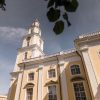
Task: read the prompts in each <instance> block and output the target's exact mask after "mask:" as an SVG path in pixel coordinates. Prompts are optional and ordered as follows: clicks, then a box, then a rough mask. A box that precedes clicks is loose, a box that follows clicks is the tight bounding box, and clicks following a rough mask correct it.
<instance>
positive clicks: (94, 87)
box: [82, 49, 98, 97]
mask: <svg viewBox="0 0 100 100" xmlns="http://www.w3.org/2000/svg"><path fill="white" fill-rule="evenodd" d="M82 55H83V59H84V63H85V66H86V70H87V74H88V77H89V80H90V84H91V88H92V91H93V95H94V97H95V95H96V93H97V87H98V83H97V79H96V76H95V72H94V69H93V66H92V62H91V59H90V57H89V53H88V49H84V50H82Z"/></svg>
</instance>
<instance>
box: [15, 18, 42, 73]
mask: <svg viewBox="0 0 100 100" xmlns="http://www.w3.org/2000/svg"><path fill="white" fill-rule="evenodd" d="M43 44H44V42H43V39H42V37H41V29H40V23H39V21H38V20H37V19H36V20H35V21H33V23H32V25H31V27H29V29H28V31H27V34H26V35H25V36H24V37H23V40H22V47H21V48H19V50H18V55H17V59H16V64H15V69H14V70H15V71H17V69H18V68H17V65H18V63H21V62H23V61H25V60H27V59H28V60H29V59H32V58H36V57H39V56H43V55H44V53H43ZM16 68H17V69H16Z"/></svg>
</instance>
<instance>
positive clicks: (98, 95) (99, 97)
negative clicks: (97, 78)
mask: <svg viewBox="0 0 100 100" xmlns="http://www.w3.org/2000/svg"><path fill="white" fill-rule="evenodd" d="M95 100H100V84H99V85H98V88H97V93H96V95H95Z"/></svg>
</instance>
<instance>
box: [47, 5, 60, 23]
mask: <svg viewBox="0 0 100 100" xmlns="http://www.w3.org/2000/svg"><path fill="white" fill-rule="evenodd" d="M47 17H48V19H49V21H50V22H55V21H56V20H58V19H59V17H60V10H58V9H54V8H53V7H52V8H50V9H49V11H48V12H47Z"/></svg>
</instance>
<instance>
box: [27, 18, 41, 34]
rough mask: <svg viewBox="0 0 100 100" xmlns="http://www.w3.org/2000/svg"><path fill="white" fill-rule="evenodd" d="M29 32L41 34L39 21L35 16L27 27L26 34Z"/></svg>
mask: <svg viewBox="0 0 100 100" xmlns="http://www.w3.org/2000/svg"><path fill="white" fill-rule="evenodd" d="M31 33H38V34H39V35H41V30H40V23H39V20H38V19H37V18H36V19H35V21H33V23H32V26H31V27H30V28H29V31H28V34H31Z"/></svg>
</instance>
